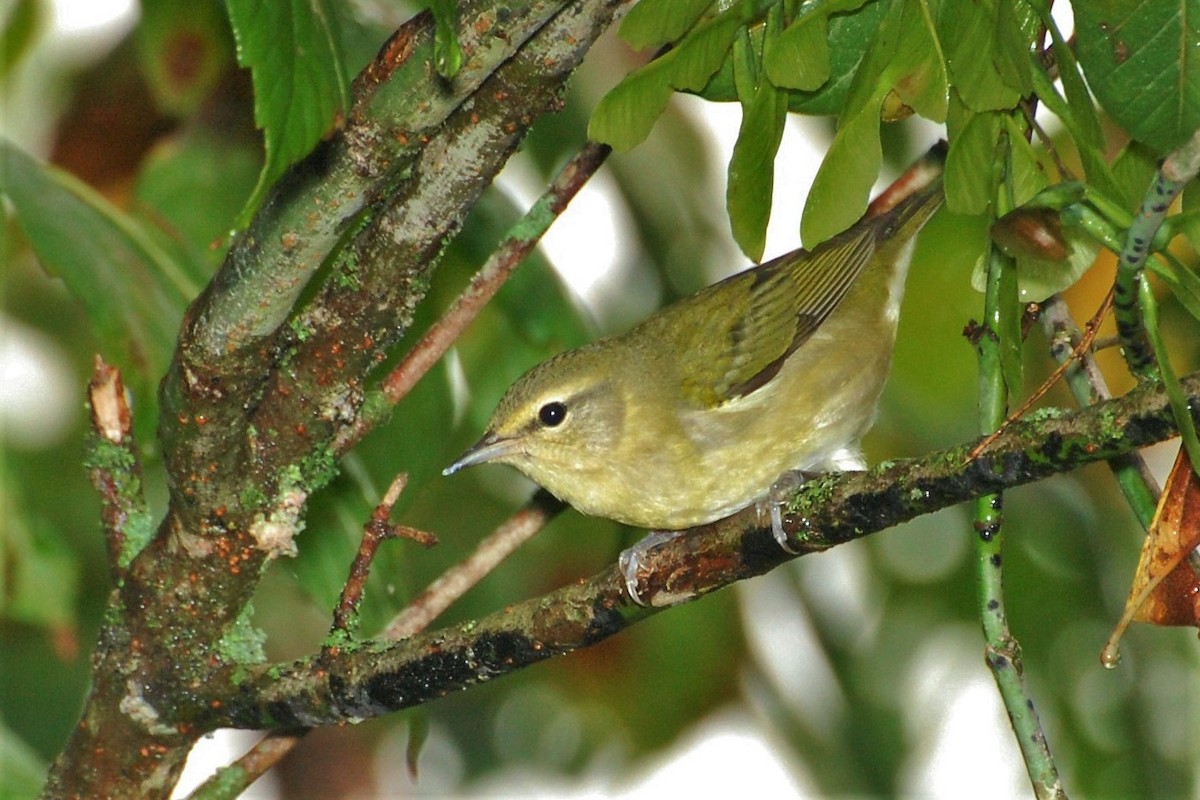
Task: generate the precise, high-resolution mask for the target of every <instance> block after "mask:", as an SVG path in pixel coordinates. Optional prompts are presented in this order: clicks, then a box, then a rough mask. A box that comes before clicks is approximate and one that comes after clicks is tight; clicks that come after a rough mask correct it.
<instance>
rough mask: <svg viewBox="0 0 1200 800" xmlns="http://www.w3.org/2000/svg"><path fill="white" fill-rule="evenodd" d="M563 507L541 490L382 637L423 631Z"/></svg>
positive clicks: (411, 605)
mask: <svg viewBox="0 0 1200 800" xmlns="http://www.w3.org/2000/svg"><path fill="white" fill-rule="evenodd" d="M563 508H564V505H563V503H562V502H561V501H560V500H557V499H555V498H554V497H553V496H552V495H551V494H550V493H549V492H547V491H545V490H544V489H541V490H538V492H537V493H536V494H534V496H533V497H532V498H530V500H529V502H528V503H526V504H525V505H524V507H522V508H521V509H520V510H518V511H517V512H516V513H515V514H513V515H512V516H511V517H509V518H508V519H507V520H506V521H505V522H504V523H502V524H501V525H500V527H498V528H496V530H495V531H493V532H492V533H491V535H489V536H488V537H487V538H485V539H484V540H483V541H481V542H480V543H479V545H478V546H477V547H476V548H475V551H474V552H473V553H471V555H469V556H467V558H465V559H464V560H462V561H460V562H459V563H458V564H456V565H455V566H453V567H451V568H450V569H448V570H446V571H445V572H443V573H442V574H441V575H440V576H439V577H438V578H437V580H435V581H434V582H433V583H431V584H429V587H428V588H427V589H425V591H423V592H421V594H419V595H417V597H416V598H414V599H413V601H412V602H411V603H409V604H408V606H407V607H406V608H405V609H404V610H403V611H401V612H400V613H399V614H398V615H396V617H395V619H393V620H392V621H391V622H390V623H389V624H388V626H387V627H386V628H385V629H384V631H383V638H384V639H391V640H400V639H406V638H408V637H409V636H412V635H413V634H415V633H419V632H420V631H422V630H424V629H425V628H426V627H427V626H428V625H429V623H430V622H432V621H433V620H435V619H437V618H438V617H439V616H440V615H441V614H442V612H443V611H445V610H446V609H447V608H449V607H450V605H451V604H452V603H453V602H454V601H455V600H457V599H458V598H460V597H462V596H463V595H464V594H465V593H466V592H467V590H469V589H470V588H471V587H472V586H474V585H475V584H477V583H479V581H480V580H482V579H483V577H484V576H486V575H487V574H488V573H490V572H491V571H492V570H493V569H495V568H496V565H497V564H499V563H500V562H501V561H503V560H504V559H505V558H508V556H509V555H511V554H512V552H513V551H514V550H516V549H517V548H518V547H520V546H521V545H522V544H524V543H525V542H527V541H529V539H530V538H531V537H532V536H533V535H534V534H535V533H537V532H538V531H539V530H541V529H542V527H543V526H545V524H546V523H547V522H549V521H550V520H551V519H553V518H554V516H555V515H556V514H558V512H560V511H562V509H563Z"/></svg>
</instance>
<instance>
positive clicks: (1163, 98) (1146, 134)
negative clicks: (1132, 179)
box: [1073, 0, 1200, 155]
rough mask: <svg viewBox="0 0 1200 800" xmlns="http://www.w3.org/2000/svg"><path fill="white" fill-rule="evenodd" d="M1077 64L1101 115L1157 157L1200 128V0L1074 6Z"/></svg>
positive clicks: (1121, 0) (1100, 1) (1098, 0)
mask: <svg viewBox="0 0 1200 800" xmlns="http://www.w3.org/2000/svg"><path fill="white" fill-rule="evenodd" d="M1073 10H1074V11H1075V41H1076V52H1077V53H1078V56H1079V63H1080V64H1081V65H1082V66H1083V70H1084V73H1085V74H1086V75H1087V78H1088V84H1089V85H1090V86H1091V88H1092V92H1093V93H1094V94H1095V95H1096V98H1097V99H1098V100H1099V101H1100V104H1101V105H1102V106H1103V107H1104V110H1105V111H1106V112H1108V114H1109V115H1110V116H1111V117H1112V118H1113V119H1114V120H1116V121H1117V123H1118V124H1119V125H1120V126H1121V127H1122V128H1124V129H1125V131H1126V132H1128V133H1129V135H1130V136H1132V137H1133V138H1134V139H1137V140H1139V141H1141V142H1144V143H1146V144H1148V145H1149V146H1150V147H1152V148H1154V149H1155V150H1156V151H1157V152H1158V153H1159V154H1160V155H1162V154H1165V153H1167V152H1168V151H1170V150H1172V149H1174V148H1176V147H1178V146H1179V145H1181V144H1183V143H1184V142H1185V141H1187V140H1188V138H1189V137H1191V135H1192V133H1193V132H1194V131H1195V130H1196V129H1197V128H1200V47H1197V46H1196V42H1198V41H1200V0H1159V2H1153V3H1148V2H1145V0H1093V2H1088V3H1077V4H1074V5H1073Z"/></svg>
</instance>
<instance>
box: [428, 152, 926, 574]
mask: <svg viewBox="0 0 1200 800" xmlns="http://www.w3.org/2000/svg"><path fill="white" fill-rule="evenodd" d="M945 155H946V145H945V143H944V142H938V143H937V144H936V145H934V146H933V147H932V148H931V149H930V150H929V151H928V152H927V153H926V154H925V155H924V156H923V157H922V158H921V159H920V160H918V161H917V162H916V163H915V164H914V165H913V166H912V167H910V168H909V169H908V170H907V171H906V172H905V173H904V174H903V175H902V176H901V177H900V178H899V179H897V180H896V181H895V182H894V183H893V184H892V185H891V186H890V187H889V188H887V189H886V190H884V191H883V192H882V193H881V194H880V195H879V197H877V198H876V199H875V200H874V201H873V202H872V203H871V204H870V205H869V206H868V209H867V211H866V213H865V214H864V215H863V217H862V218H861V219H860V220H858V221H857V222H856V223H854V224H853V225H852V226H851V227H850V228H848V229H847V230H845V231H844V232H842V233H840V234H837V235H835V236H833V237H832V238H830V239H828V240H827V241H825V242H823V243H821V244H819V245H817V246H815V247H813V248H812V249H811V250H805V249H803V248H801V249H798V250H794V251H792V252H789V253H786V254H784V255H782V256H779V257H777V258H775V259H773V260H771V261H768V262H765V263H763V264H760V265H757V266H753V267H750V268H748V269H746V270H744V271H742V272H739V273H737V274H735V275H732V276H730V277H728V278H726V279H724V280H722V281H720V282H718V283H715V284H713V285H711V286H708V287H707V288H704V289H702V290H700V291H699V292H697V293H696V294H693V295H690V296H688V297H685V298H683V299H681V300H679V301H677V302H675V303H673V304H671V305H668V306H667V307H665V308H663V309H661V310H659V311H657V312H656V313H654V314H653V315H651V316H650V317H648V318H647V319H645V320H644V321H642V322H640V323H638V324H637V325H635V326H634V327H632V328H631V329H629V330H628V331H627V332H625V333H622V334H618V335H615V336H609V337H606V338H602V339H599V340H597V341H594V342H591V343H589V344H585V345H583V346H581V347H578V348H575V349H572V350H568V351H566V352H563V353H561V354H559V355H556V356H553V357H552V358H550V359H549V360H547V361H545V362H543V363H541V364H539V365H537V366H535V367H533V368H532V369H530V370H529V371H528V372H526V373H525V374H524V375H522V376H521V377H520V378H518V379H517V380H516V381H515V382H514V383H513V384H512V386H511V387H510V388H509V389H508V390H507V391H506V392H505V393H504V395H503V397H502V398H501V399H500V401H499V403H498V405H497V406H496V409H495V411H494V413H493V414H492V417H491V420H490V422H489V423H488V426H487V429H486V431H485V433H484V434H483V436H482V437H481V438H480V439H479V441H478V442H476V443H475V444H474V445H473V446H471V447H470V448H469V449H468V450H467V451H466V452H465V453H463V455H462V456H461V457H459V458H458V459H457V460H456V461H455V462H454V463H452V464H451V465H450V466H448V467H447V468H446V469H445V470H444V474H446V475H451V474H453V473H455V472H457V471H458V470H460V469H463V468H464V467H467V466H472V465H477V464H482V463H501V464H508V465H511V466H513V467H515V468H517V469H518V470H520V471H521V472H522V473H524V474H525V475H526V476H528V477H529V478H531V479H532V480H533V481H534V482H535V483H538V484H540V485H541V486H543V487H544V488H545V489H547V490H548V491H549V492H550V493H552V494H553V495H555V496H556V497H558V498H559V499H560V500H563V501H565V502H566V503H568V504H569V505H571V506H572V507H574V508H575V509H577V510H578V511H580V512H583V513H584V514H589V515H594V516H600V517H605V518H608V519H612V520H616V521H617V522H621V523H625V524H627V525H632V526H636V527H640V528H648V529H651V530H654V531H656V532H660V533H659V535H658V538H657V540H656V541H661V539H662V538H669V537H670V536H672V535H673V534H671V533H670V532H673V531H680V530H683V529H687V528H691V527H694V526H698V525H702V524H705V523H708V522H712V521H714V520H717V519H720V518H723V517H726V516H729V515H731V514H733V513H735V512H737V511H739V510H741V509H743V508H745V507H747V506H749V505H750V504H752V503H755V502H763V501H771V502H772V505H771V518H772V530H773V532H774V535H775V538H776V539H777V540H778V541H779V542H780V544H781V545H782V546H784V547H787V538H786V534H784V532H783V530H782V522H781V519H780V514H779V510H778V503H777V502H774V501H775V500H777V499H778V496H779V494H780V491H781V487H792V486H795V484H796V481H797V480H799V479H801V478H798V477H797V476H803V475H806V474H811V473H818V472H825V471H845V470H855V469H864V468H865V461H864V459H863V456H862V451H861V447H860V440H861V439H862V437H863V435H864V434H865V433H866V432H867V430H868V429H869V428H870V427H871V425H872V423H873V422H874V419H875V416H876V411H877V407H878V403H879V397H880V395H881V394H882V391H883V387H884V383H885V381H886V378H887V374H888V372H889V369H890V364H891V357H892V350H893V347H894V343H895V338H896V328H897V323H898V319H899V309H900V302H901V299H902V297H903V294H904V282H905V277H906V274H907V271H908V264H909V261H910V260H911V257H912V251H913V246H914V242H915V237H916V235H917V233H918V232H919V231H920V230H921V228H922V227H923V226H924V225H925V223H926V222H927V221H928V220H929V218H930V217H931V216H932V214H933V213H934V211H936V210H937V208H938V207H939V206H940V205H941V204H942V199H943V191H942V170H943V165H944V163H945ZM773 487H774V489H775V491H774V492H773V491H772V489H773ZM639 546H640V545H639ZM637 555H638V554H637V553H633V554H630V553H629V551H626V554H625V556H623V559H622V561H623V563H624V562H629V561H630V560H632V561H633V562H634V564H633V568H634V569H636V562H637V560H638V559H637ZM626 566H628V565H627V564H626ZM626 575H627V579H628V577H629V573H628V570H627V572H626Z"/></svg>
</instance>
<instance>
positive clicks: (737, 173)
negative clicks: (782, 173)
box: [725, 80, 787, 261]
mask: <svg viewBox="0 0 1200 800" xmlns="http://www.w3.org/2000/svg"><path fill="white" fill-rule="evenodd" d="M786 121H787V92H785V91H783V90H782V89H778V88H776V87H775V86H773V85H772V84H771V82H770V81H768V80H763V81H762V83H761V84H760V85H759V87H758V89H757V90H756V91H755V93H754V95H753V97H752V98H751V101H750V104H749V105H748V106H746V107H745V108H743V110H742V124H741V127H740V128H739V129H738V138H737V142H736V143H735V144H734V146H733V155H732V156H731V157H730V159H729V180H728V183H727V186H728V188H727V190H726V194H725V203H726V206H727V207H728V209H729V223H730V225H731V226H732V228H733V238H734V240H735V241H737V243H738V247H740V248H742V252H743V253H745V254H746V255H747V256H749V257H750V258H751V259H753V260H754V261H759V260H761V259H762V254H763V248H764V247H765V246H766V241H767V223H768V222H769V221H770V219H771V198H772V194H773V192H774V186H775V153H776V152H777V151H778V150H779V143H780V141H782V140H783V127H784V123H785V122H786Z"/></svg>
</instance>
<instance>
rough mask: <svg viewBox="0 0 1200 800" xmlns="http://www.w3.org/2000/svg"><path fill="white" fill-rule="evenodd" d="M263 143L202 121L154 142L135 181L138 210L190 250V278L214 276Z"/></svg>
mask: <svg viewBox="0 0 1200 800" xmlns="http://www.w3.org/2000/svg"><path fill="white" fill-rule="evenodd" d="M261 169H262V148H261V147H260V146H259V143H258V142H257V141H255V140H254V139H253V138H252V137H249V136H245V137H239V136H230V135H229V133H228V132H227V131H221V130H217V129H215V128H212V127H209V126H208V125H206V124H204V123H203V122H200V124H192V125H189V126H188V127H187V128H186V129H184V130H183V131H181V132H179V133H178V134H176V135H174V136H172V137H170V138H168V139H166V140H164V141H163V142H161V143H160V144H158V145H156V146H155V148H154V149H153V150H151V151H150V154H149V155H148V156H147V157H146V158H145V159H144V160H143V161H142V167H141V170H140V171H139V172H138V175H137V180H136V182H135V184H134V189H133V191H134V199H135V205H134V210H135V211H138V212H141V213H142V215H143V217H148V219H147V224H154V225H156V226H158V227H159V228H160V229H163V230H164V231H165V232H166V235H168V236H169V237H171V239H172V240H173V241H174V242H176V244H177V246H179V247H181V248H182V249H183V251H184V252H186V253H187V254H188V260H189V261H190V262H191V263H192V264H193V265H194V267H195V271H194V272H192V273H191V274H192V277H193V279H194V280H195V281H197V282H199V283H203V282H206V281H207V280H208V279H209V277H211V275H212V272H213V269H215V268H216V267H217V265H219V264H220V262H221V260H222V258H223V257H224V255H225V251H226V250H227V245H228V239H229V237H228V234H229V231H230V229H231V228H232V227H233V224H234V220H235V219H236V218H237V214H238V212H239V211H240V210H241V209H242V208H244V207H245V205H246V200H247V198H249V197H250V194H251V192H253V191H254V186H255V183H256V182H257V180H258V174H259V171H260V170H261Z"/></svg>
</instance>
